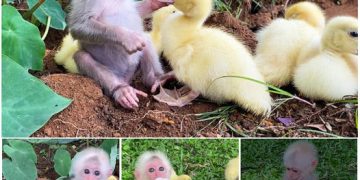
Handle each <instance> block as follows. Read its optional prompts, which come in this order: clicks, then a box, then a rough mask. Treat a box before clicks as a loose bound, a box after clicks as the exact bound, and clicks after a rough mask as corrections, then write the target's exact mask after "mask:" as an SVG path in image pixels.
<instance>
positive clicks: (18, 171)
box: [2, 156, 37, 180]
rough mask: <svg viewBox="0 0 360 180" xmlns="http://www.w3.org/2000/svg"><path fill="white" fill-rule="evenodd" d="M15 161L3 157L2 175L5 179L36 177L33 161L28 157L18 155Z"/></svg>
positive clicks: (17, 179)
mask: <svg viewBox="0 0 360 180" xmlns="http://www.w3.org/2000/svg"><path fill="white" fill-rule="evenodd" d="M17 159H19V160H17V161H10V160H9V159H3V161H2V163H3V169H2V170H3V175H4V177H5V179H7V180H19V179H30V180H31V179H33V180H35V179H36V178H37V170H36V166H35V163H34V162H32V161H31V160H29V159H26V158H23V157H21V156H19V157H18V158H17Z"/></svg>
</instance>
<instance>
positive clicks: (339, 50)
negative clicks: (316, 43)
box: [294, 16, 358, 101]
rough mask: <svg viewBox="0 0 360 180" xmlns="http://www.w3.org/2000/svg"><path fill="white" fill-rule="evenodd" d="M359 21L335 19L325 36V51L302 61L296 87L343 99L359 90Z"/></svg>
mask: <svg viewBox="0 0 360 180" xmlns="http://www.w3.org/2000/svg"><path fill="white" fill-rule="evenodd" d="M357 23H358V21H357V19H356V18H353V17H346V16H339V17H336V18H333V19H331V20H330V21H329V22H328V24H327V25H326V27H325V30H324V34H323V36H322V39H321V53H320V54H318V55H316V56H315V57H313V58H310V59H309V60H307V61H306V62H305V63H303V64H301V65H299V67H298V68H296V70H295V73H294V84H295V87H296V88H297V89H298V90H299V91H300V92H301V93H302V94H303V95H304V96H306V97H309V98H311V99H315V100H325V101H333V100H339V99H341V98H342V97H343V96H345V95H354V94H356V93H357V90H358V78H357V74H358V69H357V67H358V61H357V55H355V54H357V51H358V50H357V49H358V30H357V29H358V25H357Z"/></svg>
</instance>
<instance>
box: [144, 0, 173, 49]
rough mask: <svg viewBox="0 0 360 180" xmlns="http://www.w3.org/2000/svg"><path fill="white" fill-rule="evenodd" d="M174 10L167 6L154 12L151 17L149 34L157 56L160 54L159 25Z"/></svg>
mask: <svg viewBox="0 0 360 180" xmlns="http://www.w3.org/2000/svg"><path fill="white" fill-rule="evenodd" d="M176 10H177V9H176V8H175V7H174V6H173V5H169V6H166V7H163V8H161V9H159V10H157V11H155V12H154V13H153V15H152V30H151V32H150V33H149V34H150V37H151V40H152V42H153V44H154V47H155V49H156V52H157V53H158V54H161V52H162V48H161V36H160V30H161V24H162V22H164V20H165V19H166V18H167V17H168V16H170V14H173V13H175V12H176Z"/></svg>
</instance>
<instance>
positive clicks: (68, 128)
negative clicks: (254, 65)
mask: <svg viewBox="0 0 360 180" xmlns="http://www.w3.org/2000/svg"><path fill="white" fill-rule="evenodd" d="M294 2H296V1H295V0H292V1H290V3H294ZM315 2H317V3H318V4H319V5H320V6H321V7H322V8H324V9H325V12H326V15H327V17H328V18H331V17H333V16H337V15H344V14H348V15H352V16H355V17H357V6H358V2H357V1H355V0H343V1H329V0H316V1H315ZM336 2H341V3H339V4H340V5H337V4H336ZM249 7H250V8H249V9H248V11H247V13H245V14H244V15H242V16H241V17H240V18H241V19H242V20H239V19H236V18H234V17H233V16H231V14H229V13H218V12H214V13H213V14H212V15H211V16H210V17H209V19H208V20H207V22H206V25H208V26H216V27H219V28H221V29H224V30H226V31H227V32H229V33H231V34H233V35H235V36H236V37H237V38H238V39H239V40H241V41H243V42H244V44H245V45H247V46H248V47H249V49H251V50H252V51H253V50H254V48H255V46H256V40H255V34H254V33H255V32H256V31H257V30H258V29H260V28H261V27H263V26H265V25H266V24H267V23H269V22H270V21H271V20H272V19H274V18H276V17H281V16H282V14H283V3H279V4H278V3H277V4H274V5H272V4H271V1H269V2H268V3H267V1H263V6H262V7H261V8H260V9H255V10H254V6H253V5H249ZM145 25H146V27H149V26H151V21H150V20H147V21H146V23H145ZM148 29H149V28H148ZM64 34H66V32H59V31H51V32H50V33H49V37H47V39H46V45H47V49H48V50H47V53H46V57H45V60H44V63H45V70H44V71H42V72H36V73H34V74H35V75H36V76H38V77H39V78H41V79H42V80H43V81H44V82H45V83H46V84H47V85H48V86H50V87H51V88H52V89H53V90H54V91H55V92H57V93H59V94H60V95H62V96H65V97H68V98H71V99H73V103H72V104H71V105H70V106H69V107H68V108H66V109H65V110H64V111H62V112H60V113H58V114H56V115H54V116H53V117H52V118H51V119H50V120H49V122H48V123H47V124H46V125H45V126H44V127H43V128H41V129H40V130H38V131H37V132H36V133H35V134H34V135H33V136H34V137H238V136H261V137H275V136H276V137H279V136H291V137H322V136H332V135H338V136H349V137H355V136H357V129H356V127H355V120H354V119H355V118H354V114H355V109H356V108H357V106H354V105H352V104H344V103H340V104H327V103H325V102H312V103H316V106H315V107H312V106H310V105H308V104H306V103H303V102H301V101H298V100H290V101H287V102H285V103H284V104H282V105H281V106H280V107H278V108H277V109H275V110H274V111H273V112H272V114H271V116H270V117H269V118H261V117H257V116H254V115H253V114H251V113H249V112H245V111H244V110H242V109H241V108H240V107H237V108H236V111H235V112H232V113H230V115H229V117H228V118H223V119H222V120H216V121H214V122H212V123H210V122H211V121H199V120H198V117H197V116H195V114H198V113H204V112H209V111H214V110H216V109H217V108H219V107H223V106H224V105H217V104H214V103H211V102H208V101H207V100H206V99H202V98H198V99H196V100H195V101H194V102H193V103H192V104H191V105H187V106H185V107H182V108H178V107H170V106H168V105H165V104H163V103H159V102H156V101H155V100H154V99H153V98H152V97H151V96H149V97H148V98H142V99H141V103H140V107H139V108H138V109H136V110H135V111H129V110H125V109H123V108H121V107H120V106H119V105H117V104H115V103H114V101H112V100H111V99H110V98H109V97H107V96H106V95H104V94H103V92H102V90H101V88H100V86H99V85H98V84H97V83H95V82H94V81H93V80H91V79H89V78H87V77H84V76H80V75H75V74H68V73H65V71H64V69H63V68H62V67H59V66H57V65H56V64H55V63H54V61H53V57H54V54H55V51H56V48H57V47H58V46H59V45H60V43H61V38H62V37H63V36H64ZM133 86H134V87H135V88H137V89H140V90H143V91H145V92H148V89H147V88H145V87H144V86H143V85H142V83H141V81H140V80H139V77H138V76H137V78H135V80H134V82H133ZM169 86H171V85H169ZM285 90H287V91H289V92H291V93H293V94H298V92H296V91H295V90H294V88H293V87H291V86H289V87H285ZM148 93H149V92H148ZM149 94H150V93H149ZM273 98H274V99H279V98H280V97H278V96H273ZM227 105H229V104H227ZM230 105H231V104H230ZM287 117H290V118H292V119H291V120H292V124H290V125H289V126H285V125H284V124H283V123H281V122H280V121H279V118H287ZM326 133H329V134H326Z"/></svg>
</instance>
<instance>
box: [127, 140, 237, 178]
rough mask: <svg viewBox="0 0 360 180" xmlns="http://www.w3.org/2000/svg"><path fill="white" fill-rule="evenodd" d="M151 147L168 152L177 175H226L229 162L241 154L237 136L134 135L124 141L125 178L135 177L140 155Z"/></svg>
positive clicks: (205, 176) (216, 176) (209, 176)
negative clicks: (139, 137)
mask: <svg viewBox="0 0 360 180" xmlns="http://www.w3.org/2000/svg"><path fill="white" fill-rule="evenodd" d="M149 150H159V151H162V152H164V153H166V154H167V156H168V157H169V159H170V161H171V164H172V165H173V167H174V170H175V171H176V173H177V174H178V175H180V174H187V175H189V176H191V177H192V178H193V179H197V180H202V179H204V180H207V179H224V168H225V165H226V164H227V162H228V161H229V160H230V159H231V158H234V157H236V156H237V155H238V152H239V151H238V150H239V141H238V140H237V139H208V140H205V139H161V140H155V139H147V140H145V139H133V140H123V141H122V179H123V180H130V179H131V180H132V179H134V176H133V172H134V169H135V163H136V160H137V158H138V157H139V156H140V155H141V154H142V153H143V152H144V151H149Z"/></svg>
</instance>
